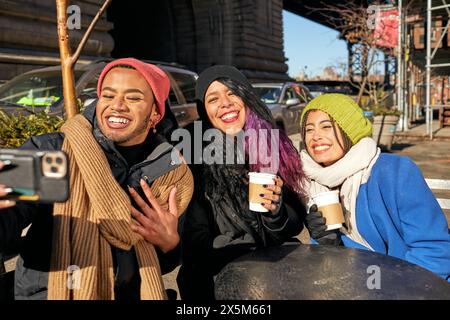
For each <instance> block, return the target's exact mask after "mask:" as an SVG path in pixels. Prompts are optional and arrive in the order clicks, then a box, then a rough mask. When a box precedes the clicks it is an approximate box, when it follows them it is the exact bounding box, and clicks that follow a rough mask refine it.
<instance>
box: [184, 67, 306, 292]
mask: <svg viewBox="0 0 450 320" xmlns="http://www.w3.org/2000/svg"><path fill="white" fill-rule="evenodd" d="M196 97H197V110H198V114H199V116H200V120H201V125H202V130H203V133H205V136H206V135H207V132H209V133H210V132H215V133H216V134H215V137H216V139H215V140H213V141H212V142H209V143H208V145H203V149H202V150H206V149H207V148H211V146H215V147H220V148H222V150H223V155H219V156H217V155H216V156H217V157H214V159H216V160H217V159H219V160H223V161H215V162H214V163H211V162H208V161H207V159H200V158H201V156H202V155H201V154H198V153H197V154H194V157H196V160H194V161H192V162H193V163H201V164H196V165H191V170H193V174H194V179H195V190H194V196H193V198H192V201H191V203H190V205H189V207H188V209H187V210H186V213H185V216H184V218H185V221H184V226H183V229H182V232H181V238H182V257H183V262H182V266H181V269H180V272H179V275H178V278H177V282H178V287H179V289H180V294H181V298H182V299H186V300H213V299H214V276H215V275H216V274H217V273H218V272H219V271H220V270H221V269H222V268H223V267H224V266H225V265H226V264H227V263H228V262H230V261H232V260H234V259H235V258H237V257H239V256H241V255H242V254H245V253H248V252H250V251H251V250H253V249H255V248H257V247H265V246H272V245H280V244H282V243H284V242H285V241H289V240H291V239H292V238H293V237H295V236H296V235H298V234H299V233H300V231H301V230H302V228H303V220H304V217H305V215H306V211H305V208H304V206H303V204H302V202H301V200H300V199H301V197H302V195H303V189H302V183H303V178H304V175H303V172H302V169H301V164H300V158H299V155H298V152H297V151H296V150H295V148H294V147H293V145H292V143H291V141H290V140H289V138H288V137H287V136H286V134H285V133H284V132H283V131H281V130H280V131H278V130H276V125H275V123H274V119H273V118H272V115H271V113H270V110H269V109H268V108H267V106H266V105H265V104H263V103H262V101H261V100H260V99H259V97H258V96H257V95H256V94H255V92H254V91H253V88H252V87H251V85H250V83H249V82H248V80H247V78H246V77H245V76H244V75H243V74H242V73H241V72H240V71H238V70H237V69H236V68H234V67H231V66H213V67H210V68H208V69H206V70H205V71H204V72H203V73H201V74H200V77H199V78H198V80H197V86H196ZM211 130H212V131H211ZM250 130H254V132H257V139H258V141H259V147H261V141H262V142H263V143H262V144H263V145H265V146H267V147H268V149H269V152H270V153H272V154H274V153H276V155H277V159H279V166H272V164H273V163H270V164H271V166H270V168H271V170H272V171H271V170H270V169H268V167H267V166H265V165H266V164H267V162H264V163H263V161H262V153H263V152H261V149H260V148H257V149H254V148H253V149H252V147H254V146H252V145H251V143H252V142H250V140H249V139H243V140H241V141H243V143H242V145H243V146H244V147H242V148H239V147H238V145H239V142H238V140H239V139H240V137H242V134H243V133H244V132H248V131H250ZM217 132H218V133H219V134H217ZM261 132H269V135H267V136H266V135H264V134H261ZM274 137H276V138H277V139H278V141H277V142H278V144H277V146H276V147H273V146H272V145H271V141H273V138H274ZM261 139H263V140H261ZM271 139H272V140H271ZM195 142H196V143H198V141H195ZM230 146H233V148H230ZM235 146H236V147H235ZM205 147H206V149H205ZM271 148H272V149H271ZM230 150H231V151H230ZM251 150H253V152H252V151H251ZM254 151H256V152H254ZM230 152H231V153H232V159H233V160H234V161H233V164H229V163H230V162H229V161H228V160H229V159H230V158H231V157H230V156H229V153H230ZM255 153H256V155H257V161H254V162H252V161H250V160H251V159H252V157H253V156H255ZM227 155H228V156H227ZM239 159H241V160H242V161H241V162H239ZM200 160H202V161H200ZM236 162H237V163H236ZM252 171H253V172H254V171H256V172H268V171H269V173H272V174H275V175H276V179H275V183H274V184H273V185H270V184H269V185H265V186H264V187H265V189H266V192H265V193H263V194H260V197H261V199H260V201H261V204H262V206H263V207H264V208H266V209H267V212H255V211H252V210H250V209H249V202H248V173H249V172H252Z"/></svg>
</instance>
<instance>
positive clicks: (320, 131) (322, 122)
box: [305, 110, 345, 167]
mask: <svg viewBox="0 0 450 320" xmlns="http://www.w3.org/2000/svg"><path fill="white" fill-rule="evenodd" d="M305 145H306V150H307V151H308V153H309V155H310V156H311V158H313V159H314V161H316V162H317V163H320V164H321V165H323V166H325V167H327V166H330V165H332V164H333V163H335V162H336V161H338V160H339V159H341V158H342V157H343V156H344V154H345V152H344V149H343V147H342V146H343V145H344V139H343V137H342V133H341V130H340V129H339V127H338V126H337V124H336V123H335V122H333V121H331V119H330V116H329V115H328V114H327V113H325V112H323V111H320V110H311V111H310V112H308V115H307V119H306V125H305Z"/></svg>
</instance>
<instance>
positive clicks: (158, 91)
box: [97, 58, 170, 120]
mask: <svg viewBox="0 0 450 320" xmlns="http://www.w3.org/2000/svg"><path fill="white" fill-rule="evenodd" d="M118 65H126V66H130V67H133V68H134V69H136V71H138V72H139V73H140V74H141V75H142V76H143V77H144V78H145V80H147V82H148V84H149V85H150V88H152V91H153V95H154V97H155V100H156V106H157V107H158V111H159V114H160V115H161V117H160V120H161V119H162V118H163V117H164V111H165V107H164V102H165V101H166V99H167V97H168V96H169V90H170V81H169V78H168V77H167V75H166V73H165V72H164V71H162V70H161V69H160V68H158V67H157V66H155V65H153V64H150V63H144V62H142V61H139V60H137V59H134V58H123V59H117V60H114V61H112V62H110V63H108V64H107V65H106V66H105V68H103V71H102V73H101V74H100V77H99V78H98V83H97V94H98V96H99V97H100V92H101V90H102V83H103V79H104V78H105V76H106V74H107V73H108V72H109V70H111V69H112V68H114V67H115V66H118Z"/></svg>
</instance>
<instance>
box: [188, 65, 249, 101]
mask: <svg viewBox="0 0 450 320" xmlns="http://www.w3.org/2000/svg"><path fill="white" fill-rule="evenodd" d="M219 78H229V79H231V80H234V81H236V82H239V83H240V84H242V85H244V86H247V87H249V88H251V87H252V86H251V84H250V82H249V81H248V79H247V78H246V77H245V76H244V75H243V74H242V72H240V71H239V70H238V69H236V68H235V67H232V66H226V65H216V66H212V67H209V68H207V69H205V70H204V71H203V72H202V73H201V74H200V76H199V77H198V79H197V85H196V87H195V97H196V99H197V100H200V101H201V102H202V103H204V102H205V93H206V91H207V90H208V87H209V85H210V84H211V83H212V82H214V81H215V80H217V79H219Z"/></svg>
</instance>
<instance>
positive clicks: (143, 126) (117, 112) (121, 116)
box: [96, 67, 158, 146]
mask: <svg viewBox="0 0 450 320" xmlns="http://www.w3.org/2000/svg"><path fill="white" fill-rule="evenodd" d="M152 112H153V114H152ZM155 114H156V104H155V100H154V96H153V91H152V89H151V87H150V85H149V84H148V83H147V81H146V80H145V78H144V77H143V76H142V75H141V74H140V73H139V72H138V71H136V70H134V69H127V68H121V67H118V68H114V69H111V71H109V72H108V73H107V74H106V76H105V78H104V80H103V83H102V90H101V94H100V97H99V100H98V103H97V107H96V117H97V121H98V125H99V127H100V130H101V131H102V133H103V134H104V135H105V136H106V137H107V138H108V139H111V140H112V141H114V142H115V143H116V144H117V145H120V146H132V145H136V144H140V143H143V142H144V141H145V139H146V137H147V135H148V132H149V130H150V126H151V122H152V121H151V120H152V117H156V116H158V115H157V114H156V115H155Z"/></svg>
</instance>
